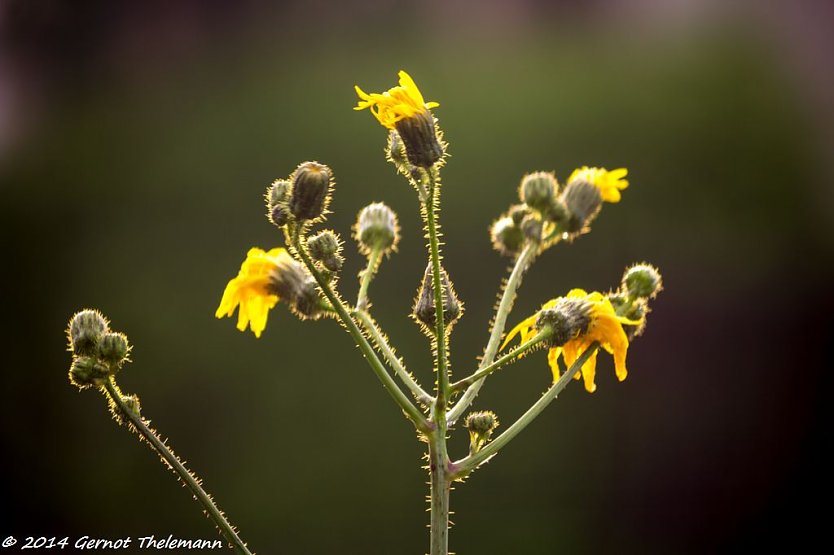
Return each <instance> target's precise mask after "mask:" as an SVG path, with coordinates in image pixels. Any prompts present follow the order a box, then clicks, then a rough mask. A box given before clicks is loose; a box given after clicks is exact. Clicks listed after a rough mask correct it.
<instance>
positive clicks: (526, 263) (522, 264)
mask: <svg viewBox="0 0 834 555" xmlns="http://www.w3.org/2000/svg"><path fill="white" fill-rule="evenodd" d="M538 249H539V245H538V244H537V243H533V242H530V243H527V246H525V247H524V249H523V250H522V251H521V253H520V254H519V255H518V258H517V259H516V261H515V265H514V266H513V269H512V272H511V273H510V277H509V278H508V279H507V283H506V285H505V286H504V293H503V294H502V295H501V301H500V302H499V303H498V310H497V311H496V312H495V319H494V320H493V322H492V330H491V332H490V336H489V342H488V343H487V346H486V349H485V350H484V356H483V358H482V359H481V364H480V369H484V368H487V367H488V366H489V365H490V364H492V362H493V361H494V360H495V354H496V353H497V352H498V347H499V346H500V344H501V337H502V336H503V334H504V326H505V325H506V323H507V316H508V315H509V314H510V311H511V310H512V309H513V303H514V302H515V297H516V292H517V291H518V287H519V286H520V285H521V278H522V276H523V275H524V272H525V271H526V270H527V268H529V267H530V264H532V262H533V260H534V259H535V257H536V254H537V253H538ZM483 383H484V378H481V379H479V380H478V381H476V382H474V383H473V384H472V385H470V386H469V388H468V389H467V390H466V391H465V392H464V393H463V395H462V396H461V398H460V400H458V402H457V403H455V406H453V407H452V409H451V410H450V411H449V413H448V415H447V418H446V420H447V422H448V423H449V426H453V425H454V424H455V422H457V420H458V419H459V418H460V417H461V415H462V414H463V412H464V411H465V410H466V409H467V408H469V405H471V404H472V401H473V400H474V399H475V397H476V396H477V395H478V391H480V389H481V386H482V385H483Z"/></svg>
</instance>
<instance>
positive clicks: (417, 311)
mask: <svg viewBox="0 0 834 555" xmlns="http://www.w3.org/2000/svg"><path fill="white" fill-rule="evenodd" d="M440 282H441V287H442V288H443V321H444V323H445V324H446V329H447V330H449V329H451V327H452V325H453V324H454V323H455V322H457V321H458V319H459V318H460V317H461V315H462V314H463V303H461V302H460V300H458V297H457V294H456V293H455V288H454V287H453V286H452V283H451V282H450V281H449V276H448V274H447V273H446V270H444V269H442V268H441V270H440ZM436 315H437V312H436V311H435V306H434V282H433V273H432V267H431V262H429V264H428V265H427V266H426V272H425V273H424V274H423V283H422V284H421V285H420V290H419V291H418V292H417V298H416V299H415V300H414V310H413V311H412V316H413V317H414V319H415V320H417V322H419V323H420V324H422V325H423V328H424V330H426V331H428V333H431V334H433V333H434V326H435V325H436V323H437V321H436Z"/></svg>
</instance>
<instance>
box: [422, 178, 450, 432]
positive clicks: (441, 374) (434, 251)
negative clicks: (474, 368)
mask: <svg viewBox="0 0 834 555" xmlns="http://www.w3.org/2000/svg"><path fill="white" fill-rule="evenodd" d="M436 171H437V170H435V169H433V168H432V169H431V170H429V201H428V202H426V203H425V205H424V206H425V219H426V227H427V229H428V239H429V256H430V257H431V273H432V288H433V289H434V313H435V316H434V339H435V341H436V342H437V349H436V351H437V354H436V356H437V360H436V366H437V368H436V370H437V396H436V401H435V404H436V407H437V408H438V409H439V410H440V411H441V412H442V413H443V416H444V418H445V416H446V402H447V399H448V396H449V371H448V363H447V361H446V356H447V353H446V323H445V322H444V318H443V297H444V291H443V279H442V275H441V273H440V272H441V270H440V238H439V234H438V225H437V214H436V212H435V211H436V210H437V205H438V204H439V202H440V187H439V186H438V185H439V184H438V181H437V175H436V173H435V172H436Z"/></svg>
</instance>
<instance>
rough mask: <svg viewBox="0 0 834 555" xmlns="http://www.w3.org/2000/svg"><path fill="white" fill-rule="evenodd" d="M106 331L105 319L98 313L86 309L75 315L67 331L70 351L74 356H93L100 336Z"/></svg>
mask: <svg viewBox="0 0 834 555" xmlns="http://www.w3.org/2000/svg"><path fill="white" fill-rule="evenodd" d="M108 329H109V327H108V324H107V319H106V318H105V317H104V316H102V315H101V313H100V312H99V311H97V310H92V309H86V310H82V311H81V312H78V313H76V314H75V315H74V316H73V317H72V319H71V320H70V323H69V329H68V331H67V336H68V337H69V343H70V349H71V350H72V352H73V353H75V354H76V355H93V354H95V353H96V350H97V349H98V345H99V342H100V341H101V336H102V335H103V334H104V333H105V332H106V331H107V330H108Z"/></svg>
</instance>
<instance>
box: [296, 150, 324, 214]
mask: <svg viewBox="0 0 834 555" xmlns="http://www.w3.org/2000/svg"><path fill="white" fill-rule="evenodd" d="M331 188H332V178H331V172H330V168H328V167H327V166H325V165H324V164H319V163H318V162H304V163H303V164H301V165H300V166H298V168H296V170H295V172H293V175H292V196H291V197H290V201H289V208H290V212H291V213H292V215H293V216H295V218H296V219H297V220H299V221H304V220H314V219H317V218H319V217H321V216H322V215H323V214H324V212H325V210H327V206H328V204H330V189H331Z"/></svg>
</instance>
